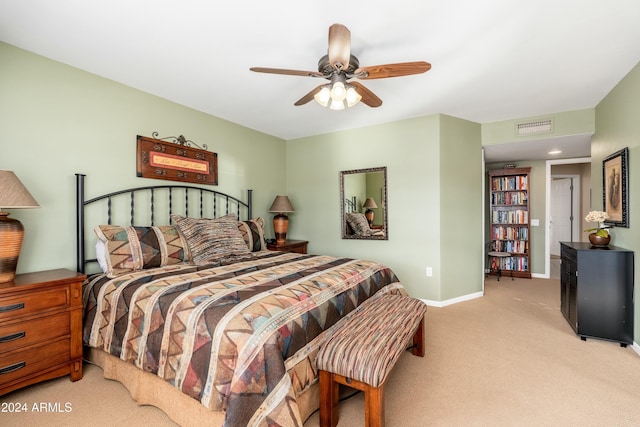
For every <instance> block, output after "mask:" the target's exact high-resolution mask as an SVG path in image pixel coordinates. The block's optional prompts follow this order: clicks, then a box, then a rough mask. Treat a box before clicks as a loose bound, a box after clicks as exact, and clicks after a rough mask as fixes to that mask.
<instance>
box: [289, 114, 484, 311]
mask: <svg viewBox="0 0 640 427" xmlns="http://www.w3.org/2000/svg"><path fill="white" fill-rule="evenodd" d="M378 166H386V167H387V175H388V176H387V179H388V182H387V189H388V207H389V212H388V221H389V230H388V232H389V240H385V241H380V240H377V241H366V240H342V239H341V236H340V213H339V212H340V203H341V201H340V188H339V172H340V171H343V170H352V169H364V168H370V167H378ZM481 167H482V157H481V147H480V131H479V125H478V124H474V123H470V122H467V121H464V120H459V119H455V118H452V117H447V116H441V115H434V116H428V117H420V118H416V119H411V120H403V121H399V122H393V123H388V124H384V125H379V126H371V127H366V128H362V129H355V130H349V131H343V132H335V133H331V134H326V135H319V136H313V137H308V138H301V139H297V140H292V141H288V142H287V187H288V194H289V197H290V198H291V199H292V202H293V203H294V204H295V206H296V212H295V214H293V215H291V216H290V229H289V230H290V231H289V235H290V236H291V237H292V238H298V239H308V240H309V241H310V244H309V250H310V252H313V253H323V254H331V255H339V256H349V257H357V258H365V259H371V260H375V261H380V262H383V263H384V264H387V265H389V266H390V267H391V268H392V269H393V270H394V271H395V272H396V274H398V276H399V278H400V280H401V281H402V282H403V284H404V286H405V287H406V288H407V290H408V291H409V293H410V294H412V295H413V296H416V297H419V298H423V299H427V300H434V301H442V300H443V299H451V298H456V297H461V296H465V295H468V294H470V293H475V292H480V291H481V290H482V269H481V263H482V256H481V255H480V254H481V253H482V252H481V249H482V240H481V237H480V233H481V229H482V219H481V215H480V212H481V211H482V208H481V206H482V186H481V181H480V180H478V179H477V177H478V176H479V175H480V173H481ZM456 170H457V171H458V172H454V171H456ZM456 194H464V195H469V197H463V198H459V197H456ZM443 203H444V204H445V205H446V207H447V209H448V208H449V207H456V208H457V207H459V208H460V209H459V210H458V211H457V212H456V213H455V214H452V215H451V216H450V217H449V218H446V219H445V217H447V215H450V213H449V212H444V208H443ZM449 226H455V230H454V231H452V230H450V229H449V228H448V227H449ZM449 234H451V235H452V237H451V238H450V237H449V236H448V235H449ZM444 239H450V240H451V242H446V243H443V240H444ZM461 246H463V247H464V248H465V249H464V250H463V251H464V254H463V255H460V247H461ZM467 255H468V257H467ZM461 260H463V261H462V262H463V264H464V268H460V262H461ZM426 267H431V268H432V269H433V276H431V277H427V276H426V274H425V272H426Z"/></svg>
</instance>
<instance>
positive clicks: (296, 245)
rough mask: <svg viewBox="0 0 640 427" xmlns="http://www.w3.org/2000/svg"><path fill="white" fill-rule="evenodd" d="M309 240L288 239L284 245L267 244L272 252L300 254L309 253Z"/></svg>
mask: <svg viewBox="0 0 640 427" xmlns="http://www.w3.org/2000/svg"><path fill="white" fill-rule="evenodd" d="M308 243H309V242H308V241H307V240H289V239H287V241H286V242H284V244H280V245H278V244H277V243H267V249H269V250H270V251H283V252H296V253H299V254H306V253H307V244H308Z"/></svg>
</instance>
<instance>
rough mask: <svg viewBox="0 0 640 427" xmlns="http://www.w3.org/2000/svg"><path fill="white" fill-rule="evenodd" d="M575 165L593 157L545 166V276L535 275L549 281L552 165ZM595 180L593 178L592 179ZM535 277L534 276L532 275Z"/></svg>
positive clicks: (566, 160)
mask: <svg viewBox="0 0 640 427" xmlns="http://www.w3.org/2000/svg"><path fill="white" fill-rule="evenodd" d="M575 163H591V157H579V158H575V159H559V160H547V161H546V166H545V187H546V188H545V227H546V228H545V233H544V260H545V262H544V275H535V277H541V278H543V279H548V278H549V277H551V265H550V264H551V263H550V262H549V260H550V259H551V249H550V248H551V236H550V235H551V229H550V227H551V223H550V220H551V218H550V217H551V165H569V164H575ZM592 179H593V177H592ZM532 276H533V275H532Z"/></svg>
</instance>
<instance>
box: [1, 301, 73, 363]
mask: <svg viewBox="0 0 640 427" xmlns="http://www.w3.org/2000/svg"><path fill="white" fill-rule="evenodd" d="M69 323H70V320H69V313H68V312H66V311H64V312H62V313H58V314H55V315H53V316H48V317H42V318H39V319H33V320H28V321H26V322H19V323H13V324H11V325H7V326H1V327H0V354H2V353H4V352H7V351H11V350H15V349H18V348H21V347H26V346H28V345H31V344H36V343H39V342H44V341H51V340H53V339H54V338H58V337H63V336H65V335H69V333H70V327H69ZM0 360H2V359H0ZM0 363H2V362H0Z"/></svg>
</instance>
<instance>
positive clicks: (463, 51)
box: [0, 0, 640, 160]
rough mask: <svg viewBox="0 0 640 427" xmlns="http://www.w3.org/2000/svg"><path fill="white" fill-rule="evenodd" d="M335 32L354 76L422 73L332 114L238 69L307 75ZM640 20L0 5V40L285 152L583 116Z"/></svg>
mask: <svg viewBox="0 0 640 427" xmlns="http://www.w3.org/2000/svg"><path fill="white" fill-rule="evenodd" d="M335 22H339V23H342V24H344V25H346V26H347V27H348V28H349V29H350V30H351V52H352V53H353V54H354V55H356V56H357V57H358V59H359V60H360V65H361V66H371V65H380V64H386V63H395V62H406V61H420V60H424V61H427V62H429V63H431V64H432V69H431V71H429V72H427V73H426V74H419V75H414V76H405V77H397V78H389V79H380V80H369V81H366V80H362V81H361V83H363V84H364V85H365V86H367V87H368V88H369V89H370V90H372V91H373V92H374V93H376V94H377V95H378V96H379V97H380V98H382V100H383V105H382V106H381V107H379V108H375V109H374V108H369V107H367V106H365V105H364V104H359V105H357V106H355V107H354V108H351V109H348V110H345V111H330V110H328V109H326V108H322V107H320V106H319V105H317V104H316V103H315V102H310V103H308V104H306V105H304V106H301V107H295V106H294V105H293V104H294V102H295V101H297V100H298V99H299V98H300V97H302V96H303V95H304V94H306V93H307V92H309V91H310V90H311V89H313V88H314V87H316V86H317V85H318V84H320V83H321V82H323V81H324V80H318V79H314V78H310V77H298V76H284V75H271V74H261V73H253V72H251V71H249V67H252V66H260V67H273V68H288V69H297V70H311V71H315V70H316V69H317V62H318V59H319V58H320V57H321V56H322V55H324V54H326V50H327V37H328V28H329V26H330V25H331V24H333V23H335ZM639 22H640V1H638V0H612V1H603V0H529V1H525V0H521V1H513V0H483V1H478V0H446V1H444V0H412V1H410V0H396V1H386V0H385V1H379V0H368V1H363V0H352V1H350V2H344V1H334V0H326V1H323V2H302V1H300V0H280V1H277V2H275V1H270V2H269V1H264V0H262V1H257V0H236V1H229V2H215V1H212V0H181V1H175V0H108V1H107V0H93V1H86V0H56V1H51V0H2V2H0V40H1V41H4V42H6V43H8V44H11V45H14V46H17V47H20V48H23V49H26V50H29V51H32V52H35V53H38V54H40V55H43V56H45V57H48V58H51V59H54V60H57V61H60V62H63V63H66V64H69V65H72V66H74V67H77V68H80V69H83V70H86V71H89V72H91V73H95V74H97V75H100V76H103V77H106V78H109V79H112V80H115V81H118V82H121V83H124V84H126V85H128V86H131V87H134V88H138V89H140V90H143V91H145V92H149V93H152V94H155V95H158V96H161V97H163V98H166V99H169V100H171V101H174V102H177V103H180V104H183V105H186V106H189V107H192V108H194V109H197V110H200V111H204V112H206V113H210V114H213V115H215V116H218V117H221V118H224V119H227V120H229V121H232V122H235V123H238V124H241V125H243V126H246V127H249V128H252V129H255V130H258V131H261V132H264V133H267V134H270V135H274V136H277V137H280V138H283V139H287V140H288V139H293V138H298V137H304V136H309V135H317V134H322V133H327V132H334V131H337V130H343V129H351V128H357V127H363V126H368V125H372V124H376V123H383V122H390V121H396V120H400V119H405V118H412V117H418V116H423V115H430V114H436V113H443V114H448V115H451V116H455V117H459V118H462V119H467V120H471V121H474V122H478V123H489V122H494V121H501V120H509V119H517V118H524V117H532V116H538V115H544V114H550V113H556V112H563V111H570V110H577V109H583V108H593V107H595V106H596V105H597V104H598V102H599V101H600V100H602V98H603V97H604V96H605V95H606V94H607V93H608V92H609V91H610V90H611V89H612V88H613V87H614V86H615V85H616V84H617V83H618V82H619V81H620V79H621V78H622V77H624V76H625V75H626V74H627V73H628V72H629V71H630V70H631V69H632V68H633V67H634V66H635V65H636V64H637V63H638V61H639V60H640V43H639V41H640V24H639ZM0 62H1V58H0ZM180 132H183V131H182V130H180V129H176V133H180ZM510 145H511V144H505V145H503V146H501V147H502V149H503V151H504V150H507V149H508V148H509V146H510ZM527 145H528V146H530V145H532V144H527ZM534 147H535V146H534ZM489 151H491V149H490V150H489ZM490 154H491V153H490ZM518 155H521V154H518ZM587 155H588V153H587ZM510 160H513V159H510Z"/></svg>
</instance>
